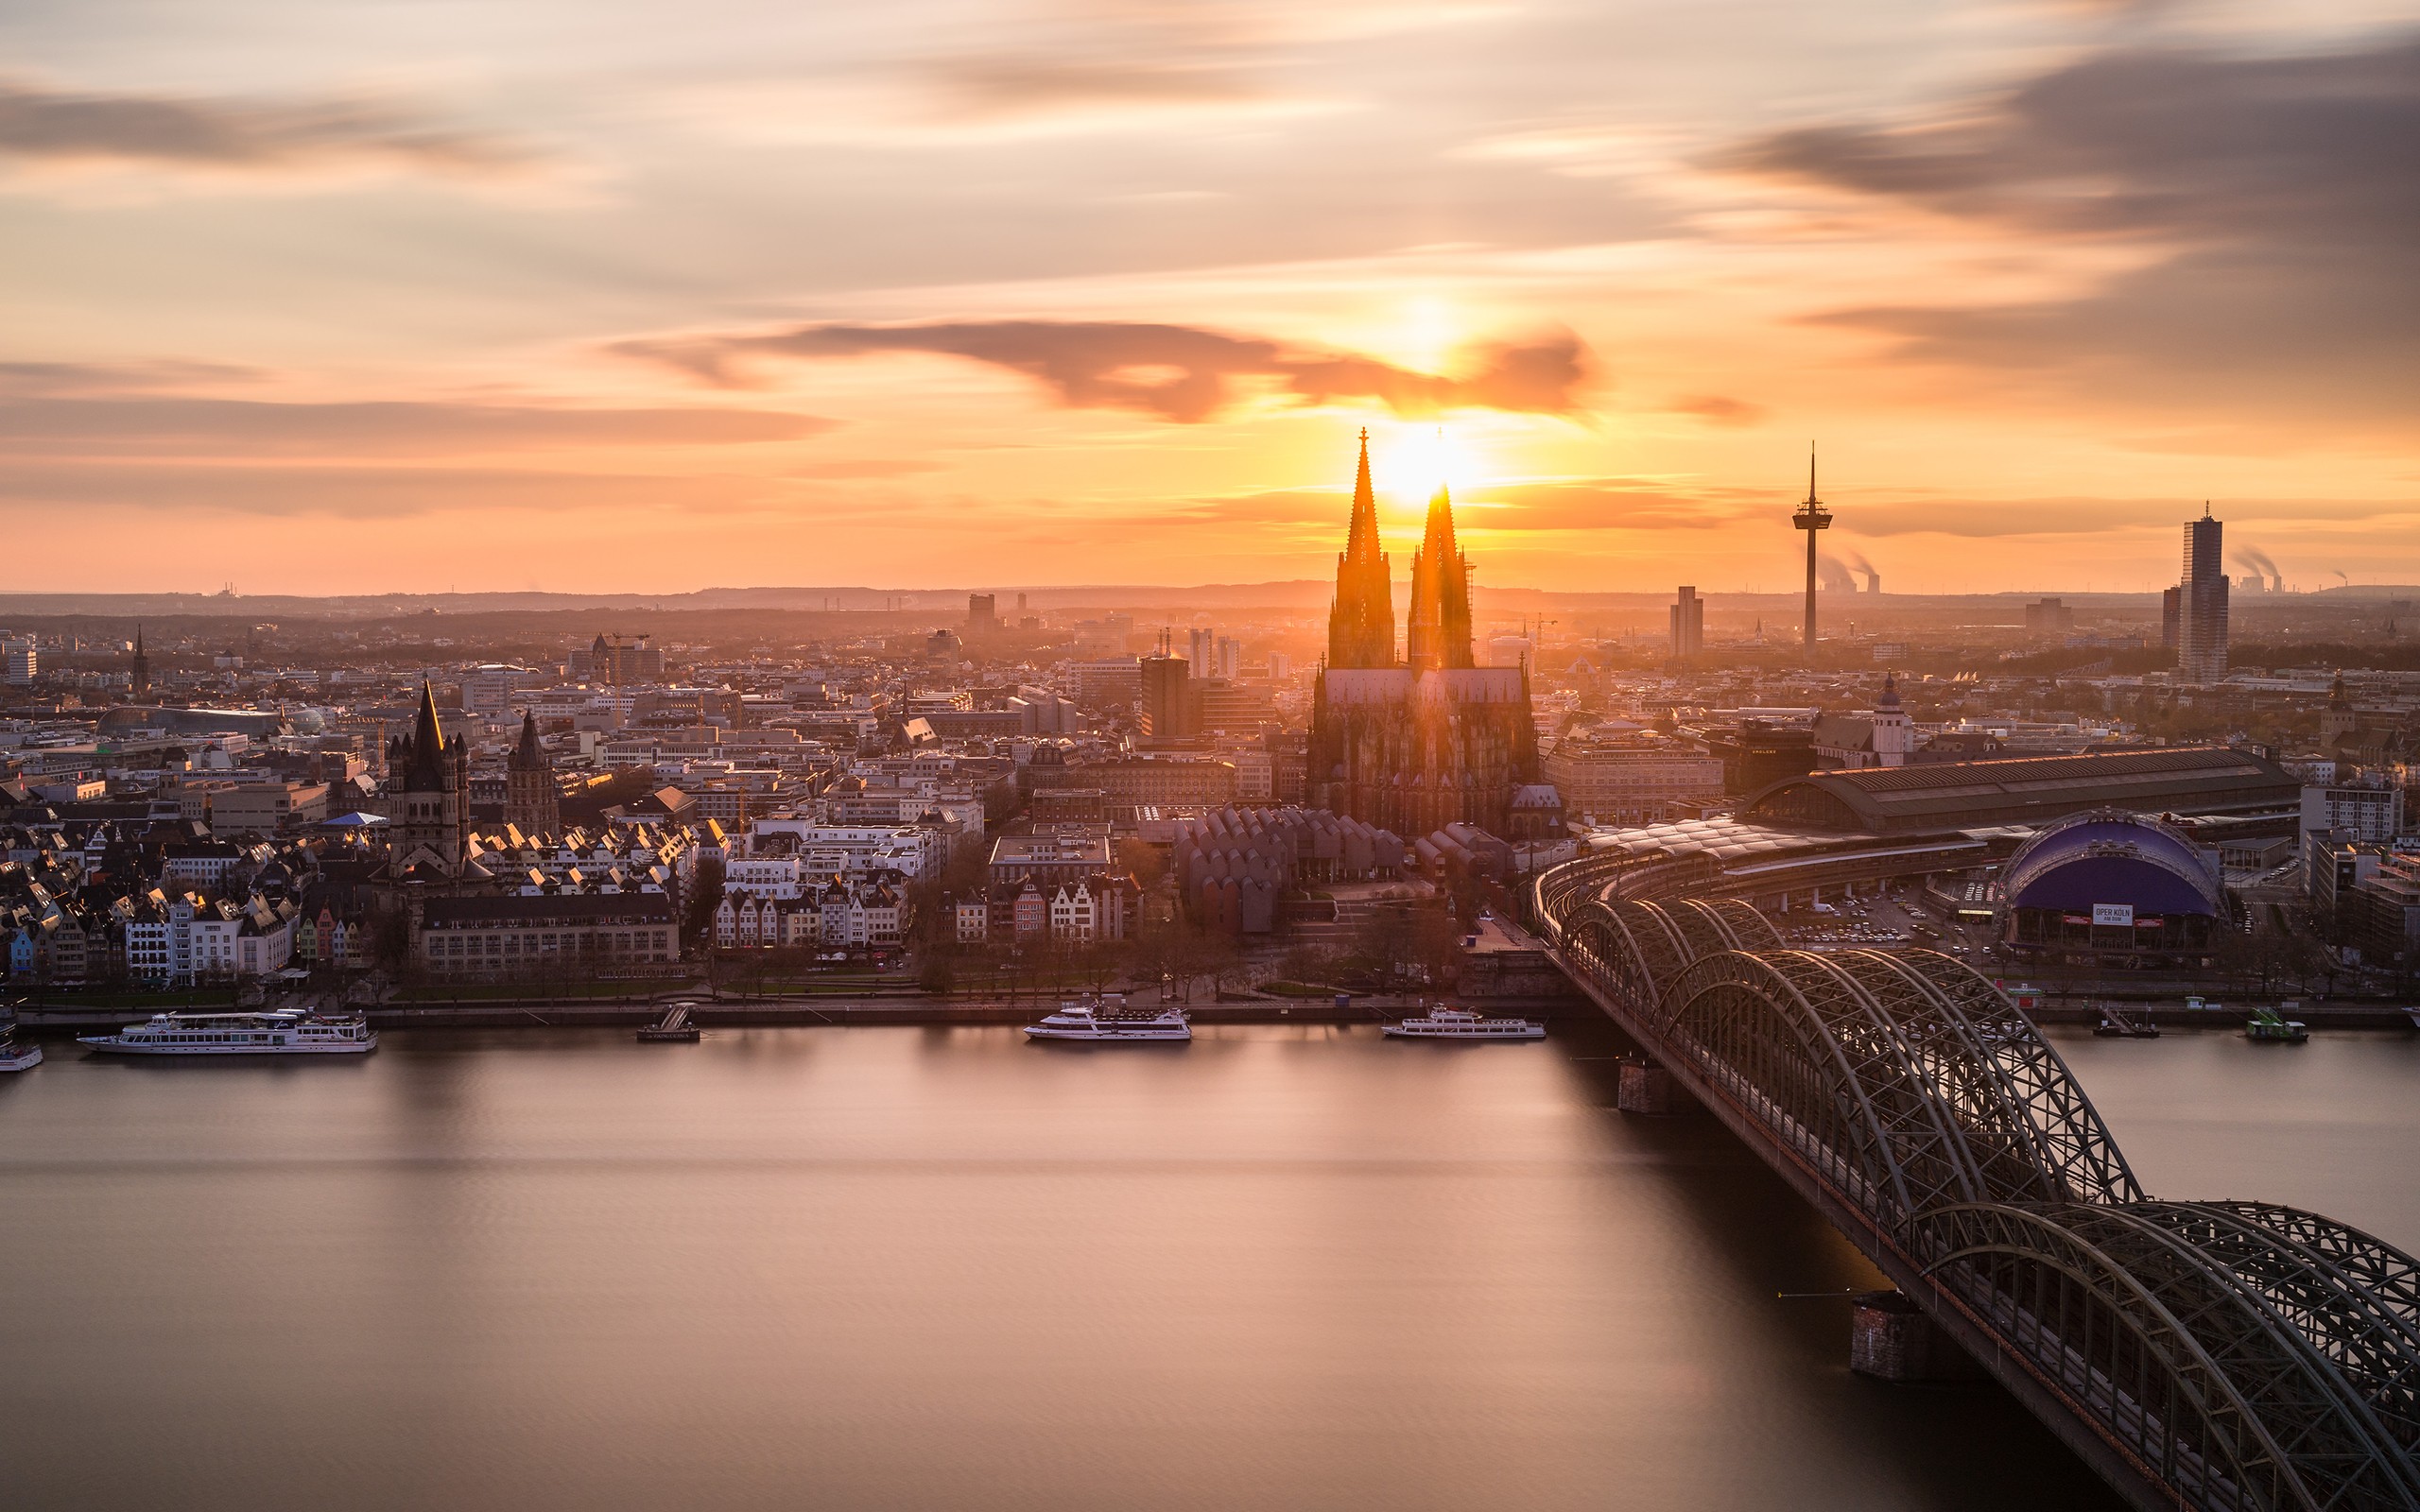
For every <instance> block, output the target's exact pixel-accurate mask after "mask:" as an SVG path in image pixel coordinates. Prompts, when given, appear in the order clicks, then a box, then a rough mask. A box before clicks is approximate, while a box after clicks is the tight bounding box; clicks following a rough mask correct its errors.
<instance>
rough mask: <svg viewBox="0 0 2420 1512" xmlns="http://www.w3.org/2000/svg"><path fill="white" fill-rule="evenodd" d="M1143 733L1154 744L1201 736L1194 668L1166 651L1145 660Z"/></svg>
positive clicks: (1142, 670)
mask: <svg viewBox="0 0 2420 1512" xmlns="http://www.w3.org/2000/svg"><path fill="white" fill-rule="evenodd" d="M1136 664H1137V666H1138V667H1139V668H1140V670H1141V673H1142V686H1143V733H1144V734H1146V735H1148V736H1150V738H1151V739H1153V740H1182V739H1184V738H1185V737H1186V736H1189V735H1194V734H1198V733H1200V732H1201V731H1200V727H1199V725H1198V724H1197V722H1196V720H1195V718H1194V704H1193V678H1194V665H1193V663H1192V662H1188V661H1186V660H1185V659H1184V658H1183V657H1179V656H1170V655H1168V654H1167V652H1165V651H1163V652H1161V653H1159V654H1157V655H1154V656H1147V657H1145V658H1143V659H1142V660H1141V661H1140V662H1138V663H1136Z"/></svg>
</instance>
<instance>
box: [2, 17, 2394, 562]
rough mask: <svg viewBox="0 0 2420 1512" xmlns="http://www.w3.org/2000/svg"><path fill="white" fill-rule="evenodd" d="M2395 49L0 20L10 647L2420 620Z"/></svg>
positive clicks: (930, 24)
mask: <svg viewBox="0 0 2420 1512" xmlns="http://www.w3.org/2000/svg"><path fill="white" fill-rule="evenodd" d="M2415 162H2420V0H2398V3H2385V0H2293V3H2282V0H2258V3H2256V0H2219V3H2210V4H2197V3H2194V0H2169V3H2158V0H2142V3H2125V0H2002V3H1990V4H1977V3H1968V0H1834V3H1832V4H1827V5H1808V4H1806V3H1805V0H1685V3H1684V0H1576V3H1545V0H1541V3H1519V0H1502V3H1497V0H1398V3H1386V4H1377V3H1369V0H1326V3H1325V4H1322V5H1316V6H1312V5H1303V4H1300V3H1290V4H1289V3H1279V0H1197V3H1191V4H1167V3H1147V0H890V3H888V4H885V5H881V6H866V5H829V4H821V5H819V4H804V5H802V4H798V3H795V0H792V3H787V4H772V3H769V0H683V4H680V5H677V6H666V5H662V4H656V3H640V0H213V3H212V4H210V5H208V6H194V5H190V4H181V3H175V0H152V3H125V0H10V3H9V5H7V6H6V7H0V532H4V533H5V534H4V535H0V539H6V540H7V541H9V551H8V552H7V553H6V554H5V556H0V561H5V562H6V564H7V565H6V566H0V591H9V590H46V591H58V590H84V591H95V592H100V591H138V590H139V591H163V590H203V591H215V590H216V589H218V588H219V587H221V586H222V585H224V584H228V583H233V584H234V585H235V586H236V587H237V588H238V590H239V591H242V592H255V593H271V592H275V593H379V592H441V591H445V590H449V589H459V590H462V591H472V590H488V589H553V590H564V591H579V592H597V591H611V592H623V591H633V592H636V591H657V592H674V591H680V590H685V589H692V588H700V587H707V586H756V585H786V584H798V585H815V584H867V585H873V586H891V587H948V586H964V587H968V588H982V587H986V586H1013V585H1042V584H1070V583H1104V582H1132V583H1162V584H1188V583H1214V582H1216V583H1234V582H1256V581H1265V580H1272V579H1282V578H1299V577H1306V576H1326V575H1328V574H1331V573H1332V572H1333V570H1334V560H1335V558H1334V553H1335V552H1336V550H1337V549H1338V547H1339V546H1340V544H1341V538H1342V534H1343V527H1344V518H1345V504H1346V493H1347V490H1349V489H1350V486H1351V481H1352V474H1353V465H1354V453H1355V446H1356V439H1357V435H1358V433H1359V432H1361V431H1362V430H1364V429H1365V428H1366V429H1367V431H1368V433H1369V436H1370V446H1371V460H1372V467H1373V471H1374V475H1375V479H1376V483H1377V487H1378V491H1379V494H1380V504H1381V523H1382V525H1383V526H1384V527H1385V529H1386V531H1387V533H1388V535H1389V544H1390V546H1391V548H1392V550H1393V551H1394V553H1395V554H1396V558H1397V565H1398V567H1399V568H1406V567H1408V560H1409V554H1410V550H1411V547H1412V545H1413V544H1414V543H1415V542H1416V540H1417V537H1418V532H1419V525H1420V519H1421V516H1422V513H1423V512H1424V510H1425V508H1426V501H1427V499H1428V497H1429V495H1430V494H1431V493H1432V492H1433V491H1434V490H1435V489H1437V488H1438V487H1440V486H1445V487H1449V488H1450V490H1452V494H1453V497H1454V499H1455V500H1456V507H1457V518H1458V521H1459V523H1460V525H1461V534H1462V541H1463V545H1464V546H1465V548H1466V549H1467V550H1468V551H1469V553H1470V555H1471V557H1472V558H1473V559H1474V560H1475V561H1476V562H1477V564H1478V569H1477V570H1478V579H1479V581H1480V583H1481V585H1482V586H1485V585H1490V584H1493V585H1496V586H1514V585H1520V586H1534V587H1541V588H1547V589H1556V590H1575V591H1638V592H1666V591H1668V589H1669V588H1670V587H1671V586H1672V585H1674V584H1678V583H1683V582H1687V583H1693V584H1697V585H1701V586H1702V587H1703V588H1704V589H1705V590H1706V591H1709V592H1719V591H1725V590H1737V589H1755V590H1761V591H1772V592H1778V591H1783V590H1786V589H1788V588H1789V587H1790V586H1791V585H1792V583H1793V582H1794V581H1795V580H1796V576H1797V575H1798V573H1799V572H1801V571H1803V558H1802V557H1801V555H1800V553H1801V552H1802V550H1803V545H1802V541H1803V538H1800V537H1798V536H1796V535H1795V534H1794V533H1793V532H1791V531H1790V530H1789V524H1788V517H1789V511H1790V508H1791V507H1792V505H1793V504H1794V502H1795V501H1796V500H1797V499H1798V498H1800V497H1801V496H1803V494H1804V493H1805V491H1806V464H1807V457H1808V451H1809V447H1810V446H1813V447H1815V448H1816V450H1817V455H1818V457H1819V465H1820V473H1819V477H1818V487H1819V490H1820V492H1821V493H1822V495H1823V497H1824V499H1825V501H1826V502H1827V503H1828V504H1829V505H1830V506H1831V507H1833V509H1834V511H1835V514H1836V522H1837V523H1836V524H1835V527H1834V529H1833V530H1832V531H1831V532H1830V535H1829V537H1828V539H1827V541H1826V545H1827V548H1828V549H1829V550H1830V551H1831V552H1832V553H1833V554H1834V555H1836V556H1837V557H1838V558H1840V559H1841V560H1842V561H1844V562H1851V563H1857V562H1870V563H1871V564H1872V565H1873V566H1874V567H1875V568H1876V570H1878V571H1879V572H1880V573H1881V574H1882V577H1883V585H1884V587H1885V588H1886V589H1891V590H1896V591H1904V592H1910V593H1915V592H1945V593H1946V592H1995V591H2005V590H2034V589H2048V590H2058V589H2069V590H2087V589H2089V590H2098V591H2103V592H2107V591H2121V590H2149V589H2152V588H2156V587H2158V586H2160V585H2161V584H2163V583H2168V582H2173V581H2174V580H2175V577H2176V574H2177V564H2178V558H2179V537H2180V532H2179V524H2180V522H2182V521H2183V520H2184V519H2186V518H2187V517H2188V516H2191V515H2196V514H2199V513H2200V512H2201V510H2202V507H2203V504H2204V500H2207V501H2209V503H2210V507H2212V508H2213V510H2214V511H2215V512H2216V513H2217V514H2218V515H2219V516H2220V517H2221V518H2223V519H2225V520H2226V521H2227V522H2228V527H2229V534H2228V539H2229V541H2230V544H2231V545H2239V546H2242V547H2246V548H2250V549H2252V550H2255V551H2258V552H2262V553H2265V554H2266V556H2267V557H2268V558H2272V559H2273V561H2274V562H2275V564H2276V566H2277V568H2278V570H2279V571H2280V572H2281V573H2282V574H2283V576H2285V577H2286V579H2287V581H2288V582H2289V584H2290V585H2299V586H2303V587H2308V588H2319V587H2325V586H2330V585H2333V584H2334V583H2336V582H2339V581H2343V580H2350V581H2355V582H2379V581H2399V582H2420V528H2415V526H2420V173H2415V172H2414V171H2413V170H2412V167H2411V164H2412V163H2415Z"/></svg>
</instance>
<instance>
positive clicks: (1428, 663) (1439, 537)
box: [1404, 489, 1477, 672]
mask: <svg viewBox="0 0 2420 1512" xmlns="http://www.w3.org/2000/svg"><path fill="white" fill-rule="evenodd" d="M1405 628H1406V634H1405V637H1404V658H1405V660H1406V661H1408V662H1410V663H1411V669H1412V670H1413V671H1414V672H1438V671H1443V670H1445V669H1448V668H1453V667H1468V666H1474V665H1477V663H1476V662H1474V661H1473V660H1472V657H1471V563H1470V558H1467V557H1465V556H1463V555H1462V553H1461V547H1459V546H1457V545H1456V544H1455V543H1454V501H1453V500H1452V499H1451V498H1449V497H1447V495H1446V492H1445V490H1443V489H1439V490H1437V497H1435V498H1433V499H1431V500H1429V501H1428V528H1427V530H1426V532H1425V533H1423V535H1422V536H1421V538H1420V555H1419V556H1417V557H1414V558H1412V560H1411V622H1410V624H1409V625H1408V626H1407V627H1405Z"/></svg>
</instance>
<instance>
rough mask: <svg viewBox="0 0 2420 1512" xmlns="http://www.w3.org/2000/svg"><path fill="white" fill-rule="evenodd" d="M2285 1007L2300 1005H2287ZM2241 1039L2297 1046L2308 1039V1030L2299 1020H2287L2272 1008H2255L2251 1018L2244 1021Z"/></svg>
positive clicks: (2297, 1005)
mask: <svg viewBox="0 0 2420 1512" xmlns="http://www.w3.org/2000/svg"><path fill="white" fill-rule="evenodd" d="M2286 1006H2288V1007H2290V1008H2292V1007H2299V1006H2301V1005H2299V1004H2294V1003H2289V1004H2287V1005H2286ZM2243 1037H2244V1038H2245V1039H2247V1040H2259V1041H2261V1042H2263V1043H2267V1044H2283V1045H2298V1044H2301V1043H2302V1042H2303V1041H2304V1040H2308V1039H2309V1038H2310V1030H2309V1029H2308V1028H2306V1027H2305V1026H2304V1024H2303V1022H2302V1021H2301V1020H2300V1019H2289V1018H2287V1017H2286V1016H2285V1015H2283V1014H2281V1013H2279V1012H2277V1011H2276V1010H2275V1009H2273V1008H2255V1009H2253V1010H2252V1017H2251V1018H2250V1019H2248V1020H2246V1021H2244V1025H2243Z"/></svg>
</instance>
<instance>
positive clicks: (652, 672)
mask: <svg viewBox="0 0 2420 1512" xmlns="http://www.w3.org/2000/svg"><path fill="white" fill-rule="evenodd" d="M652 639H653V638H652V637H650V636H645V635H617V634H615V633H614V632H613V631H610V630H609V631H607V632H606V633H605V634H603V635H600V636H598V637H597V638H596V641H595V642H594V643H593V644H589V645H587V646H585V647H578V648H575V649H574V650H573V651H572V653H571V656H570V658H569V665H568V666H567V667H566V668H565V671H566V672H567V673H568V674H569V676H570V678H571V679H572V680H573V681H574V682H605V683H611V684H613V685H614V687H617V688H618V687H621V686H624V685H625V684H628V683H633V682H661V681H663V680H664V653H663V651H661V650H659V649H658V648H656V647H655V646H653V645H651V644H648V643H649V641H650V640H652Z"/></svg>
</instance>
